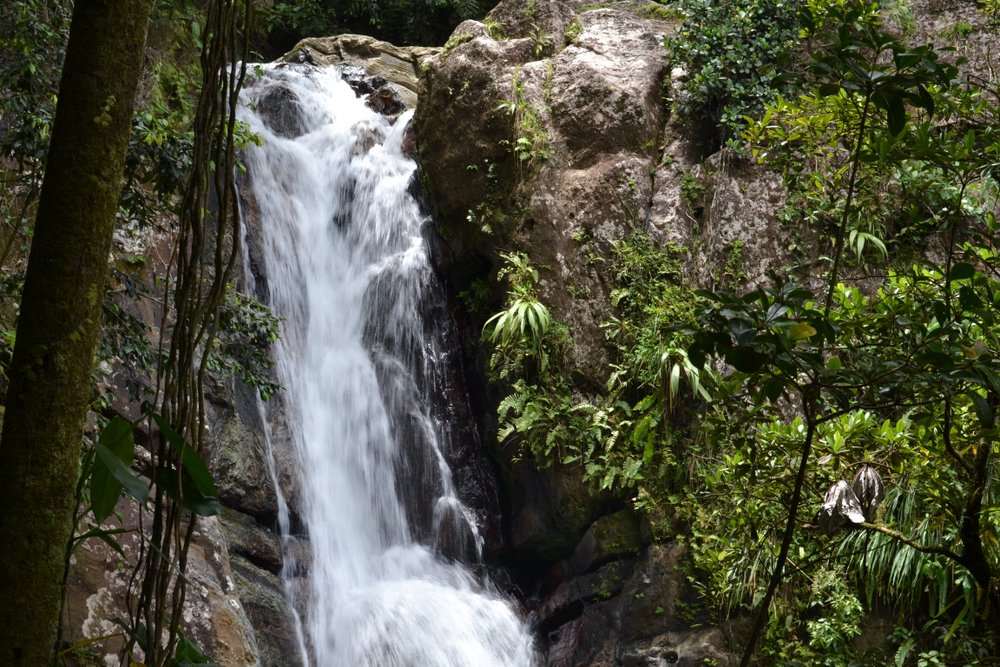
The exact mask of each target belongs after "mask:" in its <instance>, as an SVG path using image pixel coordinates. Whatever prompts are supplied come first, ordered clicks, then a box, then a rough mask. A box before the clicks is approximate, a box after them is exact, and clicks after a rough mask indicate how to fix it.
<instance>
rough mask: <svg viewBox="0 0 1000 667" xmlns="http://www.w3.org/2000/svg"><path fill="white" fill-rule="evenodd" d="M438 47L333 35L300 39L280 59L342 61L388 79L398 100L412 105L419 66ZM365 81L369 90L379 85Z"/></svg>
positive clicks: (321, 63)
mask: <svg viewBox="0 0 1000 667" xmlns="http://www.w3.org/2000/svg"><path fill="white" fill-rule="evenodd" d="M439 51H440V49H437V48H431V47H421V46H408V47H401V46H394V45H392V44H389V43H388V42H382V41H380V40H377V39H375V38H374V37H368V36H365V35H337V36H336V37H310V38H308V39H304V40H302V41H301V42H299V43H298V44H297V45H296V46H295V48H294V49H292V51H291V52H290V53H289V54H288V55H286V56H285V58H284V59H285V60H290V61H293V62H294V61H296V60H297V59H300V58H301V59H304V60H305V61H307V62H310V63H312V64H314V65H317V66H320V67H323V66H327V65H340V64H346V65H353V66H355V67H360V68H363V69H364V70H365V71H366V72H368V74H369V75H374V76H376V77H381V78H383V79H384V80H386V81H388V82H389V83H388V86H389V87H390V88H391V89H392V91H393V92H394V94H395V95H396V96H397V97H398V99H399V101H400V102H401V104H402V105H403V106H405V107H406V108H413V107H414V106H416V103H417V94H418V92H419V91H420V73H421V69H422V67H423V65H424V63H425V62H427V60H428V59H429V58H431V57H432V56H434V55H435V54H436V53H438V52H439ZM366 85H368V86H371V87H372V90H374V89H375V88H379V87H380V86H372V82H371V80H370V79H369V80H368V83H367V84H366ZM356 90H357V89H356ZM372 90H368V91H365V92H364V93H363V94H368V93H370V92H372Z"/></svg>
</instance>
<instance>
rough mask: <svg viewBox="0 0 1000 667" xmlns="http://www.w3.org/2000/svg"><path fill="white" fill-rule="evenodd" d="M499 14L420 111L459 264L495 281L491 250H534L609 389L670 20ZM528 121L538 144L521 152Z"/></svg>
mask: <svg viewBox="0 0 1000 667" xmlns="http://www.w3.org/2000/svg"><path fill="white" fill-rule="evenodd" d="M526 13H527V14H530V16H529V15H526ZM488 20H490V21H494V22H497V23H499V24H500V28H499V29H496V30H488V29H485V28H484V27H481V25H480V24H475V23H473V22H466V23H464V24H462V25H460V26H459V27H458V28H457V29H456V31H455V33H454V35H453V41H454V45H453V47H452V48H450V50H447V51H446V52H443V53H442V54H441V55H439V56H438V57H437V58H435V59H434V60H432V61H430V63H429V65H428V68H427V74H426V76H425V82H426V88H425V93H424V95H423V96H422V98H421V104H420V106H419V107H418V109H417V113H416V117H415V120H414V123H415V126H416V131H417V142H418V150H419V160H420V163H421V165H422V166H423V168H424V173H425V177H426V181H427V184H428V191H429V195H430V197H431V199H432V200H433V201H434V203H435V207H436V210H437V213H438V216H437V221H438V225H439V229H440V230H441V234H442V236H443V238H444V241H445V243H446V244H448V246H449V249H450V253H449V257H452V258H453V264H452V266H449V267H446V268H447V269H448V270H449V271H450V272H451V273H450V275H451V277H452V279H453V280H456V282H457V283H459V284H458V288H459V289H463V288H464V287H465V285H464V284H462V281H463V280H470V279H472V278H474V277H478V278H483V277H485V276H484V275H483V273H484V262H483V259H484V257H483V255H484V254H485V255H486V259H487V261H492V262H493V268H496V266H497V264H498V263H499V262H498V261H497V253H498V252H499V250H504V251H509V250H511V249H519V250H526V251H529V252H530V255H531V257H532V263H533V265H534V266H536V267H537V268H538V269H539V272H540V274H541V280H540V283H539V291H540V293H541V297H542V299H543V300H544V301H545V303H546V304H547V305H548V306H549V307H550V309H551V310H552V312H553V315H554V316H555V317H556V318H557V319H559V320H560V321H563V322H565V323H566V324H567V325H568V326H569V327H570V329H571V330H572V331H573V336H572V342H571V346H570V347H571V349H570V351H569V356H570V360H569V366H570V368H569V369H568V372H569V374H571V375H572V376H573V377H574V380H575V382H576V383H577V384H578V386H579V388H580V390H581V392H583V393H584V394H586V393H587V392H588V391H597V390H599V389H600V388H601V387H603V383H604V380H605V379H606V376H607V372H608V367H609V358H608V356H607V352H606V346H605V338H604V331H603V329H601V326H600V325H601V323H602V322H604V321H606V320H607V319H608V317H609V316H610V305H609V300H608V295H609V292H610V289H611V287H612V286H611V285H610V284H609V282H608V279H607V275H608V271H607V266H606V265H605V262H606V260H607V257H608V256H609V255H610V252H611V245H612V244H613V243H614V242H616V241H619V240H621V239H623V238H625V237H627V236H629V235H630V234H631V233H633V232H634V231H635V230H637V229H641V228H643V227H644V225H645V220H646V218H647V215H648V210H649V202H650V199H651V197H652V181H651V179H650V173H651V171H652V170H653V169H654V167H655V164H656V158H657V155H656V151H655V147H656V145H657V142H658V140H659V130H660V127H661V125H662V121H663V118H664V108H663V102H662V99H661V97H662V91H663V77H664V74H665V72H666V71H667V63H666V52H665V51H664V49H663V46H662V39H663V35H664V30H665V28H664V25H663V24H662V23H659V22H656V21H650V20H648V19H645V18H642V17H640V16H637V15H635V14H633V13H632V11H631V10H630V9H629V7H628V6H627V5H626V4H625V3H621V4H620V5H619V4H615V5H613V6H612V7H609V8H601V9H592V8H588V7H586V6H580V7H577V8H574V7H573V5H571V4H570V3H564V2H559V1H557V0H539V1H538V2H535V3H531V6H530V8H529V7H528V6H527V5H525V3H521V2H513V1H509V0H508V1H506V2H501V3H500V4H499V5H497V7H496V8H495V9H494V10H493V12H491V14H490V15H489V17H488ZM570 25H574V26H576V27H577V29H576V30H575V31H574V32H575V37H573V38H572V39H570V38H569V37H567V28H568V27H569V26H570ZM511 109H513V110H514V111H513V113H511ZM529 117H530V118H533V119H534V121H533V122H534V123H535V125H537V127H536V128H535V129H533V130H530V132H532V133H534V135H535V138H536V139H537V141H535V142H534V144H533V148H532V149H531V152H530V153H524V152H522V153H520V154H518V153H516V152H515V150H514V149H513V147H514V146H516V145H517V142H518V139H519V138H524V136H525V133H526V132H529V130H527V129H526V125H525V118H529ZM484 227H488V228H491V229H492V230H493V234H484V233H483V231H482V230H483V228H484ZM485 268H486V270H485V273H488V271H489V264H487V265H486V267H485ZM477 271H478V272H479V273H478V276H476V275H475V274H476V272H477ZM467 276H468V277H467Z"/></svg>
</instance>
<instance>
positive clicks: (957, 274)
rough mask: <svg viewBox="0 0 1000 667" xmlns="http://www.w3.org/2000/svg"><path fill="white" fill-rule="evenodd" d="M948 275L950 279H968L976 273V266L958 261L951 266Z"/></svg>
mask: <svg viewBox="0 0 1000 667" xmlns="http://www.w3.org/2000/svg"><path fill="white" fill-rule="evenodd" d="M948 275H949V277H950V278H951V279H952V280H968V279H969V278H972V277H973V276H975V275H976V267H974V266H973V265H972V264H969V263H967V262H959V263H957V264H955V265H954V266H952V267H951V272H950V273H949V274H948Z"/></svg>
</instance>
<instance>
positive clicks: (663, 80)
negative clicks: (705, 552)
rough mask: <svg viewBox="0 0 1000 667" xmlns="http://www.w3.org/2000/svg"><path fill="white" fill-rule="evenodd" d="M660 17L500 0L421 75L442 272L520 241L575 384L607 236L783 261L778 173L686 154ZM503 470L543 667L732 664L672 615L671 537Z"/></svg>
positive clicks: (580, 385) (717, 257)
mask: <svg viewBox="0 0 1000 667" xmlns="http://www.w3.org/2000/svg"><path fill="white" fill-rule="evenodd" d="M671 30H673V26H672V25H671V24H668V23H665V22H662V21H658V20H654V19H651V18H648V16H647V15H646V14H645V13H644V12H643V11H642V3H627V2H615V3H602V4H601V5H599V6H598V5H593V4H588V3H583V2H568V1H559V0H536V1H535V2H531V3H524V2H514V1H506V2H501V3H500V4H499V5H498V6H497V7H496V8H495V9H494V10H493V11H492V12H491V13H490V15H489V16H488V17H487V18H486V19H485V20H484V21H483V22H482V23H479V22H475V21H466V22H465V23H463V24H461V25H459V26H458V27H457V28H456V29H455V32H454V34H453V36H452V38H451V39H450V40H449V42H448V44H446V46H445V48H444V50H443V51H442V52H441V53H440V54H439V55H438V56H437V57H436V58H434V59H432V60H430V61H429V64H428V66H427V67H426V71H425V74H424V83H425V93H424V94H423V95H422V96H421V99H420V104H419V105H418V107H417V112H416V117H415V125H416V132H417V150H418V160H419V162H420V164H421V166H422V168H423V171H424V176H425V184H426V187H427V190H428V194H429V196H430V199H431V201H432V202H433V205H434V208H435V213H436V220H437V222H438V228H439V231H440V233H441V236H442V237H443V239H444V243H445V244H446V246H447V252H446V253H445V255H444V269H445V270H446V272H447V274H448V276H449V278H450V279H451V281H452V283H453V285H455V286H456V288H457V289H459V290H461V289H465V288H466V287H467V286H468V285H469V284H471V283H472V282H473V281H475V280H483V279H487V280H488V279H489V278H491V277H492V273H493V272H494V271H495V270H496V269H497V268H498V265H499V261H498V258H499V253H500V252H502V251H509V250H519V251H523V252H525V253H527V254H528V255H529V257H530V259H531V262H532V265H533V266H534V267H536V268H537V269H538V271H539V273H540V275H541V280H540V283H539V291H540V297H541V299H542V300H543V301H544V302H545V303H546V304H547V305H548V306H549V308H550V309H551V310H552V312H553V315H554V317H555V318H557V319H559V320H561V321H563V322H564V323H566V324H567V326H568V327H569V330H570V331H571V332H572V333H571V341H572V343H571V345H572V349H571V351H570V355H569V357H570V358H569V360H568V364H569V366H570V368H569V369H568V373H567V374H568V375H569V376H570V377H571V378H572V381H573V383H574V386H575V390H576V391H577V392H579V394H580V395H583V396H586V395H587V394H588V392H595V391H599V390H600V388H601V387H603V386H604V383H605V381H606V380H607V375H608V372H609V371H608V366H609V357H608V353H607V347H606V341H605V335H604V331H603V329H602V328H601V324H602V323H603V322H604V321H606V320H608V319H609V318H610V316H611V305H610V304H611V301H610V291H611V289H612V287H613V286H612V285H611V284H610V280H609V270H608V262H610V261H611V259H612V256H613V253H612V246H613V244H614V243H616V242H618V241H621V240H623V239H625V238H627V237H628V236H630V235H631V234H633V233H635V232H637V231H645V232H647V233H649V234H650V235H651V236H652V237H653V238H654V240H655V241H657V242H659V243H661V244H665V243H668V242H672V243H676V244H678V245H683V246H685V247H688V248H692V249H694V248H698V247H703V248H705V250H704V251H695V252H691V253H690V254H689V256H690V258H691V259H690V261H691V270H692V272H695V273H696V275H697V276H698V279H699V280H701V275H702V274H704V275H705V276H706V281H710V280H711V278H712V276H713V273H718V272H719V268H718V267H720V266H724V265H725V263H726V262H727V261H728V260H729V258H730V254H731V252H732V251H731V248H732V247H737V248H740V249H741V250H742V249H743V248H744V247H747V251H746V253H745V254H747V255H750V254H751V253H752V254H753V256H754V261H755V262H758V263H759V265H760V266H759V269H757V271H759V272H760V274H761V275H763V272H764V271H765V270H766V267H767V266H769V265H770V264H771V263H772V261H773V260H774V258H775V257H776V256H779V255H780V252H779V250H780V249H776V248H774V247H773V242H772V241H770V240H769V239H771V238H774V235H768V234H767V231H768V229H769V225H771V223H772V221H774V220H775V219H776V218H775V214H776V213H777V211H778V210H779V209H780V205H781V202H782V193H781V190H780V187H778V185H779V184H775V183H773V182H772V180H773V179H772V180H768V177H767V176H766V175H764V174H759V175H755V174H751V176H750V177H749V178H748V175H747V173H745V172H742V171H741V172H739V173H733V172H735V171H736V170H729V169H727V168H726V167H727V165H724V164H722V163H721V161H720V162H719V163H718V164H716V165H714V166H712V165H709V166H703V165H701V162H702V158H703V156H702V155H700V153H699V149H698V146H697V144H696V143H695V142H693V141H691V140H690V139H689V138H688V137H687V136H686V134H685V132H684V131H682V130H681V128H678V127H675V126H673V125H671V123H670V118H669V115H668V113H667V105H666V104H665V102H664V99H665V98H669V97H670V95H671V94H672V90H671V88H672V82H671V79H670V77H669V72H670V69H669V66H668V62H667V57H666V52H665V50H664V48H663V38H664V36H665V35H666V34H668V33H669V32H670V31H671ZM685 178H687V179H692V178H694V179H697V181H698V183H700V184H701V189H700V193H701V194H700V198H699V200H698V201H696V202H690V203H689V202H688V201H687V200H690V199H691V197H690V196H689V195H686V194H685V191H684V190H685V189H684V187H682V183H683V182H684V180H685ZM754 179H756V180H754ZM762 190H764V191H767V192H768V193H769V194H768V195H767V196H765V197H761V191H762ZM772 191H773V194H771V193H772ZM750 205H752V206H753V215H752V216H750V215H740V211H741V210H742V208H741V207H744V206H747V207H749V206H750ZM720 240H721V241H720ZM751 244H752V245H751ZM509 471H510V474H509V475H508V476H507V485H508V489H507V492H508V496H509V501H510V512H509V518H508V541H509V545H510V548H511V550H512V551H513V554H514V560H515V561H516V562H520V563H522V564H523V565H525V566H526V567H527V569H528V570H529V571H532V572H534V573H535V574H536V577H535V578H534V579H531V577H529V579H531V583H529V584H528V586H529V588H531V590H532V594H533V597H532V600H533V601H534V604H535V606H534V611H533V614H534V617H535V620H536V624H537V627H538V628H539V633H540V635H541V638H542V640H543V641H544V642H546V643H547V645H548V652H547V664H548V665H552V666H556V665H558V666H560V667H562V666H567V667H568V666H570V665H573V666H576V665H580V666H583V665H651V666H652V665H675V664H683V665H688V664H690V665H695V664H699V665H700V664H703V662H702V661H703V660H716V661H717V664H720V665H727V664H730V658H731V656H730V655H729V653H728V648H727V641H726V638H725V636H724V635H723V633H722V632H721V631H720V630H705V631H700V632H697V633H691V631H690V625H689V623H688V624H685V622H684V620H682V619H681V617H682V616H683V614H679V613H678V612H679V611H680V609H681V607H682V606H683V605H682V600H683V599H684V596H685V595H689V594H690V592H689V591H686V590H685V587H684V586H683V585H682V582H683V577H682V575H680V574H679V573H678V567H679V565H678V560H679V558H680V557H681V555H682V552H683V550H682V549H681V548H680V547H678V546H676V545H659V546H653V547H647V545H648V544H649V537H648V536H649V530H648V528H647V527H646V526H644V525H643V521H642V520H641V519H640V518H639V517H637V516H635V515H634V514H633V513H631V512H630V511H625V510H622V509H621V508H622V507H623V506H624V501H623V500H622V499H617V498H614V497H612V496H610V495H591V494H589V493H588V492H587V490H586V487H585V486H584V484H583V483H582V481H581V478H580V471H579V470H574V469H569V468H563V467H560V466H558V465H556V466H553V467H551V468H549V469H546V470H542V471H539V470H536V469H535V468H534V467H533V466H531V465H530V464H527V463H524V462H518V463H514V464H513V465H512V466H511V467H510V468H509ZM539 573H541V574H539ZM686 620H687V621H688V622H690V620H692V619H690V618H689V619H686Z"/></svg>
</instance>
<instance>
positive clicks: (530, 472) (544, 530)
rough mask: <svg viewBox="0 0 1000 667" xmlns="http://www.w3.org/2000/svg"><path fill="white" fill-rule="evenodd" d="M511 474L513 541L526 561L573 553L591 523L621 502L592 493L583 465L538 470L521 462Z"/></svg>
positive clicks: (552, 560)
mask: <svg viewBox="0 0 1000 667" xmlns="http://www.w3.org/2000/svg"><path fill="white" fill-rule="evenodd" d="M512 472H513V475H514V482H513V486H512V488H511V493H512V494H513V498H512V501H513V508H512V515H511V517H510V545H511V547H513V548H514V549H515V550H516V551H517V553H518V556H519V557H520V558H522V559H524V560H527V561H533V562H536V563H555V562H557V561H559V560H562V559H564V558H566V557H568V556H570V555H571V554H572V553H573V550H574V548H575V547H576V545H577V543H578V542H579V541H580V538H581V536H582V535H583V534H584V532H585V531H586V530H587V527H588V526H589V525H590V524H591V523H592V522H593V521H594V519H596V518H597V517H599V516H601V515H602V514H604V513H606V512H607V511H609V510H610V509H612V508H613V507H614V504H615V502H616V501H615V499H614V498H613V497H611V496H609V495H598V496H594V495H592V494H591V493H590V492H589V491H588V489H587V487H586V486H585V485H584V484H583V479H582V471H581V470H580V469H579V468H568V467H561V466H553V467H550V468H548V469H546V470H543V471H539V470H536V469H535V468H534V467H533V466H532V465H531V464H529V463H525V462H520V463H516V464H514V466H513V469H512Z"/></svg>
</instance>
